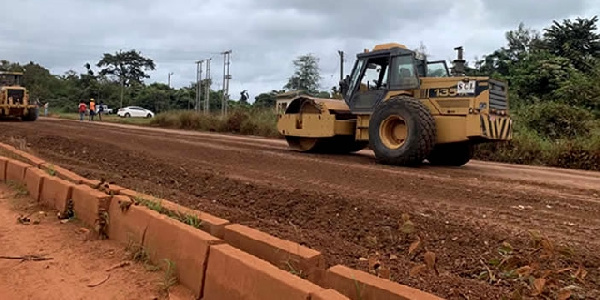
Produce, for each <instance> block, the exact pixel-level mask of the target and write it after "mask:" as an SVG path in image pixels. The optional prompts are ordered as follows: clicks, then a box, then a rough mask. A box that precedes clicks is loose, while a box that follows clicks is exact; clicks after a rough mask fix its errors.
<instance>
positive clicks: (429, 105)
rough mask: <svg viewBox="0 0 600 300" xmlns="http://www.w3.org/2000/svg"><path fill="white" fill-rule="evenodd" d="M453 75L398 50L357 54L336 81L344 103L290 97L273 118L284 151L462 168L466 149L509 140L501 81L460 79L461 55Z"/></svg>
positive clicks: (390, 46) (395, 47) (384, 47)
mask: <svg viewBox="0 0 600 300" xmlns="http://www.w3.org/2000/svg"><path fill="white" fill-rule="evenodd" d="M455 50H458V59H456V60H454V67H453V68H452V70H450V69H449V68H448V66H447V65H446V62H445V61H427V60H426V58H424V57H419V55H418V54H417V53H415V52H414V51H411V50H409V49H407V48H406V47H405V46H403V45H400V44H395V43H391V44H384V45H377V46H375V48H374V49H373V50H372V51H369V50H365V51H364V52H363V53H360V54H358V55H357V59H356V62H355V64H354V67H353V69H352V72H351V74H350V75H349V76H347V77H346V78H345V79H344V80H342V81H341V82H340V90H341V92H342V94H343V96H344V100H343V101H342V100H333V99H319V98H313V97H308V96H299V97H296V98H295V99H294V100H293V101H292V102H291V103H290V105H289V106H288V107H287V109H286V111H285V113H283V114H280V115H279V120H278V130H279V132H280V133H281V134H282V135H283V136H285V138H286V140H287V141H288V144H289V145H290V147H292V148H294V149H297V150H300V151H307V152H335V153H349V152H355V151H358V150H361V149H364V148H366V147H367V146H368V145H370V148H371V149H372V150H373V151H374V152H375V157H376V159H377V161H378V162H380V163H384V164H394V165H416V164H420V163H421V162H423V161H424V160H425V159H427V160H428V161H429V162H430V163H432V164H440V165H463V164H465V163H467V162H468V161H469V160H470V159H471V157H472V156H473V145H475V144H477V143H483V142H498V141H507V140H510V139H511V137H512V126H511V125H512V121H511V119H510V117H509V115H508V97H507V95H508V91H507V88H508V87H507V84H506V83H505V82H502V81H499V80H494V79H490V78H489V77H473V76H466V75H465V74H464V62H465V61H464V60H463V58H462V48H461V47H458V48H455Z"/></svg>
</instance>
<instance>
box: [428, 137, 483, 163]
mask: <svg viewBox="0 0 600 300" xmlns="http://www.w3.org/2000/svg"><path fill="white" fill-rule="evenodd" d="M473 148H474V147H473V144H472V143H469V142H460V143H451V144H440V145H436V146H435V147H434V148H433V151H431V153H430V154H429V157H427V160H428V161H429V163H430V164H432V165H437V166H455V167H459V166H462V165H465V164H467V163H468V162H469V161H470V160H471V158H473V152H474V149H473Z"/></svg>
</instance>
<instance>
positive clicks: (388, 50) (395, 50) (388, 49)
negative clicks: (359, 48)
mask: <svg viewBox="0 0 600 300" xmlns="http://www.w3.org/2000/svg"><path fill="white" fill-rule="evenodd" d="M412 53H414V51H412V50H410V49H408V48H407V47H406V46H404V45H402V44H398V43H387V44H379V45H375V47H373V50H372V51H369V50H368V49H365V51H364V52H363V53H359V54H358V55H357V57H358V58H364V57H370V56H376V55H407V54H412Z"/></svg>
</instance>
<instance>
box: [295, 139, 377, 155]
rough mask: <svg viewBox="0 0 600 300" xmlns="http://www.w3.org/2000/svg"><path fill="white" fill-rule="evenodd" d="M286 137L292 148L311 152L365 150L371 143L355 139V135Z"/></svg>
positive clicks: (341, 152) (340, 152)
mask: <svg viewBox="0 0 600 300" xmlns="http://www.w3.org/2000/svg"><path fill="white" fill-rule="evenodd" d="M285 139H286V141H287V142H288V145H289V147H290V148H292V149H294V150H297V151H301V152H309V153H331V154H343V153H352V152H357V151H360V150H363V149H365V148H366V147H367V146H368V145H369V142H366V141H356V140H354V136H334V137H327V138H310V137H297V136H286V137H285Z"/></svg>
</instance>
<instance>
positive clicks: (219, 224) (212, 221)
mask: <svg viewBox="0 0 600 300" xmlns="http://www.w3.org/2000/svg"><path fill="white" fill-rule="evenodd" d="M119 195H123V196H127V197H129V198H131V199H133V200H136V201H137V200H139V199H146V200H152V201H156V202H160V205H161V207H162V208H163V209H165V210H169V211H172V212H174V213H177V212H179V213H183V214H189V215H192V216H195V217H197V218H198V219H199V220H200V221H201V224H200V229H201V230H203V231H205V232H208V233H210V234H211V235H213V236H215V237H217V238H220V239H223V236H224V232H225V226H227V225H229V224H230V223H229V221H228V220H225V219H221V218H219V217H215V216H213V215H211V214H208V213H205V212H202V211H198V210H193V209H190V208H187V207H185V206H181V205H179V204H177V203H174V202H171V201H169V200H165V199H159V198H156V197H153V196H150V195H145V194H142V193H138V192H136V191H133V190H130V189H122V190H120V191H119Z"/></svg>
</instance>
